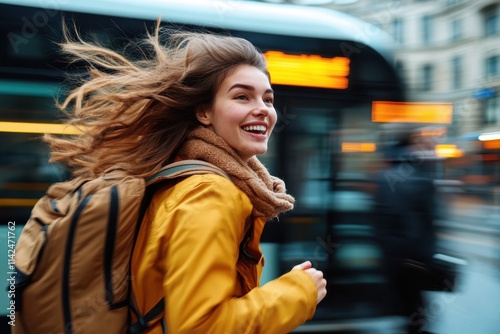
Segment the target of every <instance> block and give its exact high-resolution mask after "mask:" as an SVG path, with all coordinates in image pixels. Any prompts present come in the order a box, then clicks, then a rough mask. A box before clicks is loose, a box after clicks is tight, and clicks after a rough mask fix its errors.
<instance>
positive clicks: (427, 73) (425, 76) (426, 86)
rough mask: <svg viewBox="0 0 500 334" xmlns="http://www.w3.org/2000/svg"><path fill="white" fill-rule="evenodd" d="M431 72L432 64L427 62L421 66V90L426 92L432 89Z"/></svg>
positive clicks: (432, 70)
mask: <svg viewBox="0 0 500 334" xmlns="http://www.w3.org/2000/svg"><path fill="white" fill-rule="evenodd" d="M433 72H434V69H433V67H432V65H429V64H427V65H424V66H423V67H422V91H424V92H428V91H431V90H432V77H433Z"/></svg>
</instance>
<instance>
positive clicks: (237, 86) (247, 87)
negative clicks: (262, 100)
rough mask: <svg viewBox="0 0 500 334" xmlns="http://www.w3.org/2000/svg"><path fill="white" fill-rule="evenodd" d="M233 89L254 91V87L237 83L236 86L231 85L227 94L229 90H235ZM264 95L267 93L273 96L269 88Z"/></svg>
mask: <svg viewBox="0 0 500 334" xmlns="http://www.w3.org/2000/svg"><path fill="white" fill-rule="evenodd" d="M235 88H242V89H246V90H251V91H255V87H254V86H250V85H245V84H240V83H237V84H234V85H232V86H231V87H230V88H229V89H228V90H227V92H228V93H229V92H230V91H231V90H233V89H235ZM264 93H265V94H268V93H271V94H274V91H273V90H272V89H271V88H268V89H266V91H265V92H264Z"/></svg>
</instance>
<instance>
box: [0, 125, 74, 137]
mask: <svg viewBox="0 0 500 334" xmlns="http://www.w3.org/2000/svg"><path fill="white" fill-rule="evenodd" d="M0 132H15V133H52V134H60V135H78V134H81V131H80V130H78V129H77V128H75V127H72V126H69V125H66V124H56V123H31V122H0Z"/></svg>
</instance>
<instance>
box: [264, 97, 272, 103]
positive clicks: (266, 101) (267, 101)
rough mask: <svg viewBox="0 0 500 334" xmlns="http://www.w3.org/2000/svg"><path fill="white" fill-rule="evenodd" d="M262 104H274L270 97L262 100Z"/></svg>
mask: <svg viewBox="0 0 500 334" xmlns="http://www.w3.org/2000/svg"><path fill="white" fill-rule="evenodd" d="M264 102H265V103H269V104H273V103H274V99H273V98H271V97H270V98H267V99H264Z"/></svg>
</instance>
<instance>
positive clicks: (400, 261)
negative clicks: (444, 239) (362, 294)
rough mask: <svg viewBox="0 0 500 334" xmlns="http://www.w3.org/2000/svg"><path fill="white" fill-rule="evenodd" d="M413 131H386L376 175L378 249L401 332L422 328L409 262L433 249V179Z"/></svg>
mask: <svg viewBox="0 0 500 334" xmlns="http://www.w3.org/2000/svg"><path fill="white" fill-rule="evenodd" d="M415 134H416V132H414V131H412V130H411V129H406V128H399V129H397V131H393V132H392V133H391V136H390V137H391V138H390V139H391V144H390V145H389V146H388V149H387V150H386V151H385V153H384V160H385V167H384V168H382V169H381V170H380V171H379V173H378V174H377V177H376V185H377V188H376V189H377V190H376V191H375V196H374V200H375V225H376V229H377V235H378V239H379V241H380V245H381V248H382V250H383V254H384V261H385V263H384V266H385V268H386V273H387V277H388V282H389V285H390V288H391V291H392V293H393V296H392V298H393V299H394V301H395V302H396V309H397V310H398V312H399V313H400V314H401V315H403V316H405V319H406V323H407V328H406V330H407V333H426V332H425V331H424V330H425V328H426V325H427V321H426V317H425V316H426V311H427V310H426V307H425V304H424V299H423V297H422V291H421V289H422V285H421V281H420V278H419V277H418V275H416V272H415V271H413V270H411V268H410V267H408V264H409V263H424V264H426V263H430V261H432V256H433V255H434V253H435V250H436V236H435V229H434V215H435V189H434V182H433V179H432V178H431V177H429V175H428V174H427V173H426V168H425V165H426V157H428V155H427V152H425V150H426V147H425V146H421V145H416V137H415V136H416V135H415Z"/></svg>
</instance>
